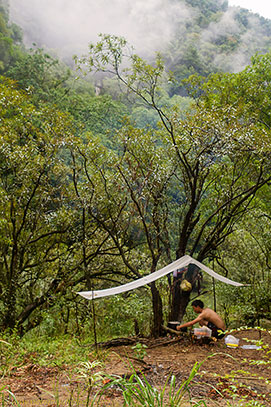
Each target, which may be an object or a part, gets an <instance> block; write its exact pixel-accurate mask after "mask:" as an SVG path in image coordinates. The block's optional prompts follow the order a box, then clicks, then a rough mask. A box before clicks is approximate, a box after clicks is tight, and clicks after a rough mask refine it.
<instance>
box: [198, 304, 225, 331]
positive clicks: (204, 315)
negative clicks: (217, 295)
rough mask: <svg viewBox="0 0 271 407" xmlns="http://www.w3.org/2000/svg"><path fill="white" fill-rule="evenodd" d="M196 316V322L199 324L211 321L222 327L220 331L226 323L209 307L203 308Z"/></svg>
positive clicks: (219, 327)
mask: <svg viewBox="0 0 271 407" xmlns="http://www.w3.org/2000/svg"><path fill="white" fill-rule="evenodd" d="M198 318H199V321H198V322H199V324H200V325H207V324H208V322H211V323H212V324H214V325H215V326H216V327H217V328H218V329H222V331H224V330H225V329H226V325H225V323H224V321H223V319H222V318H221V317H220V316H219V315H218V314H217V313H216V312H215V311H213V310H212V309H211V308H204V309H203V311H202V312H201V313H200V314H199V316H198ZM196 319H197V318H196Z"/></svg>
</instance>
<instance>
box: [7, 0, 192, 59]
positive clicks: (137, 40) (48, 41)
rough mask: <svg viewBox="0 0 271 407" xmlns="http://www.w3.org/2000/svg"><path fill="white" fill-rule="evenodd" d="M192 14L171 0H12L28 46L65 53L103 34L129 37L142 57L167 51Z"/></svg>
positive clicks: (82, 49) (13, 12)
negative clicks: (164, 49) (166, 48)
mask: <svg viewBox="0 0 271 407" xmlns="http://www.w3.org/2000/svg"><path fill="white" fill-rule="evenodd" d="M192 13H193V11H192V9H191V8H189V7H188V6H186V5H185V3H183V2H180V1H178V2H176V1H172V0H96V1H94V0H77V1H74V0H44V1H37V0H10V16H11V19H12V20H13V21H14V22H15V23H17V24H18V25H19V26H21V27H22V29H23V31H24V41H25V44H26V45H27V46H32V43H36V44H37V45H38V46H40V47H45V48H50V49H55V50H59V52H60V55H61V56H68V55H69V56H71V55H73V54H80V53H82V52H85V51H86V49H87V45H88V44H89V43H90V42H94V41H96V40H97V38H98V34H99V33H107V34H114V35H120V36H124V37H125V38H126V39H127V40H128V41H129V43H130V44H132V45H133V46H134V47H135V48H136V52H137V53H141V54H143V55H146V54H149V53H154V52H155V51H162V50H163V48H164V47H165V45H166V44H168V42H169V41H170V40H172V39H173V37H174V33H175V29H176V25H178V27H179V26H180V25H182V24H183V25H185V22H186V21H187V20H188V19H190V18H191V15H192ZM59 52H58V53H59Z"/></svg>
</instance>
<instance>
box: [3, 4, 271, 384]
mask: <svg viewBox="0 0 271 407" xmlns="http://www.w3.org/2000/svg"><path fill="white" fill-rule="evenodd" d="M186 4H187V5H188V6H189V7H190V8H191V7H192V8H193V10H194V11H195V10H196V11H197V12H196V14H195V15H196V20H195V19H194V20H191V21H190V22H187V26H186V31H185V33H184V34H183V35H182V36H181V35H180V33H177V34H176V35H177V37H176V38H177V40H176V41H174V42H173V43H172V44H170V46H169V47H168V48H167V50H165V53H164V55H163V56H161V55H160V54H158V55H156V59H155V60H153V61H152V62H151V63H150V62H148V61H145V60H143V59H142V58H140V57H139V56H138V55H136V54H134V53H133V52H131V48H130V47H129V44H128V43H127V41H126V40H125V39H124V38H119V37H115V36H110V35H101V36H100V40H99V42H98V43H97V44H90V48H89V54H88V55H87V56H83V57H77V58H76V63H77V68H78V69H77V70H76V71H75V70H73V69H72V68H71V67H69V68H68V67H67V66H66V65H65V64H64V63H63V62H61V61H59V60H57V59H56V58H54V57H52V56H51V55H50V54H49V53H48V52H45V51H44V50H42V49H40V48H38V47H37V48H35V47H34V48H33V49H30V50H28V51H27V50H25V49H24V47H23V45H22V35H21V30H20V28H19V27H17V26H15V25H14V24H12V23H11V22H10V21H9V16H8V8H7V4H6V2H4V1H1V2H0V55H1V60H0V72H1V74H2V76H1V78H0V123H1V127H0V141H1V143H0V294H1V297H0V326H1V329H2V332H3V336H2V337H1V340H3V341H6V342H7V343H9V335H10V334H11V335H12V333H14V332H16V335H18V336H20V337H21V338H22V337H24V338H26V341H27V338H32V339H31V340H33V338H37V337H38V336H39V335H41V336H42V337H43V336H44V335H45V334H46V335H48V343H45V345H44V346H45V349H47V350H46V351H48V352H49V354H51V352H50V349H49V348H50V346H53V344H54V340H53V338H57V336H58V335H70V334H72V335H73V334H75V335H77V337H78V338H82V337H86V336H87V334H86V332H93V328H96V329H97V336H98V340H104V339H108V338H110V337H116V336H125V335H133V334H134V333H136V334H142V335H145V336H147V335H149V334H152V335H153V336H156V337H158V336H160V335H161V334H162V325H163V324H164V321H165V320H168V319H171V320H181V319H182V318H185V316H184V315H185V311H186V307H187V305H188V303H189V301H190V298H191V293H190V292H188V293H186V292H184V291H181V289H180V288H179V286H178V285H177V289H173V285H172V281H170V280H167V279H165V278H164V279H162V280H161V281H158V282H156V283H153V284H151V287H149V286H147V287H144V288H141V289H138V290H137V291H136V292H130V293H126V294H124V295H121V296H118V297H114V298H106V299H103V300H100V301H99V302H97V301H96V302H95V303H94V304H93V303H89V302H87V301H86V300H84V299H82V298H81V297H79V296H78V295H77V292H78V291H81V290H93V289H103V288H106V287H109V286H113V285H119V284H124V283H126V282H129V281H131V280H133V279H135V278H139V277H142V276H143V275H146V274H149V273H151V272H154V271H155V270H157V269H158V268H160V267H163V266H164V265H166V264H168V263H170V262H172V261H173V260H175V259H176V258H179V257H181V256H183V255H185V254H190V255H192V256H194V257H195V258H197V259H198V260H200V261H204V262H205V263H206V264H209V265H210V266H211V267H212V268H214V269H215V270H216V271H217V272H219V273H220V274H223V275H227V276H228V277H230V278H233V279H234V280H238V281H241V282H244V283H246V284H248V286H247V287H244V288H242V289H236V288H231V287H228V286H225V285H222V284H217V285H216V295H217V302H218V304H219V312H220V313H221V314H222V316H223V317H224V318H225V320H226V321H227V323H228V326H229V327H237V326H240V325H241V324H245V325H248V326H255V325H261V326H265V327H267V328H268V327H270V321H271V308H270V290H269V287H270V282H271V281H270V279H271V274H270V267H271V266H270V255H269V253H270V244H271V239H270V219H271V207H270V180H271V168H270V162H271V160H270V145H271V144H270V136H271V134H270V126H271V119H270V111H271V99H270V94H271V93H270V86H271V85H270V84H271V54H270V53H268V52H267V48H268V47H267V44H268V43H269V41H270V35H271V26H270V24H271V23H270V21H268V20H264V19H261V18H260V17H257V18H256V17H255V16H254V22H255V21H257V22H258V23H259V24H260V23H261V36H258V38H257V39H256V38H255V41H254V40H253V41H252V43H251V48H250V51H249V52H248V51H247V53H248V54H249V55H252V54H254V56H253V58H252V59H251V62H250V64H249V65H248V66H247V67H246V68H244V69H243V70H241V71H240V72H239V73H229V72H222V71H227V70H229V71H230V68H229V65H228V61H229V60H230V59H231V58H232V56H233V55H237V53H238V51H239V50H240V47H242V44H243V42H242V39H243V36H244V35H245V33H248V32H250V33H253V32H254V31H253V30H255V26H252V20H251V14H250V13H249V12H248V11H246V10H243V9H241V10H236V11H235V12H234V17H233V19H234V21H235V23H236V24H238V27H239V28H238V29H236V32H234V33H232V35H230V34H229V33H228V32H223V33H222V32H218V31H217V27H218V26H219V25H220V24H222V23H223V24H224V23H225V19H226V17H227V16H228V13H229V9H228V6H227V2H217V1H211V0H210V1H207V0H206V1H192V0H191V1H186ZM258 23H257V24H258ZM207 28H208V31H207ZM211 29H212V31H210V30H211ZM224 31H225V30H224ZM210 32H212V35H211V34H210ZM259 37H260V38H259ZM259 42H261V46H258V45H259ZM252 49H253V53H252ZM256 51H258V52H260V53H262V54H256ZM215 56H216V58H215ZM221 61H223V64H224V65H225V66H223V69H222V64H221ZM80 69H82V72H81V71H80ZM93 71H95V72H96V76H95V77H94V76H93V75H92V72H93ZM191 74H192V75H191ZM197 277H198V278H197V279H196V280H193V281H191V283H193V292H192V294H193V296H194V295H195V296H197V295H199V294H200V293H201V291H200V289H205V290H206V291H210V290H211V288H212V282H211V281H210V280H208V279H207V278H205V279H204V282H203V283H201V281H200V278H199V277H200V276H199V275H198V276H197ZM191 278H192V277H191ZM200 285H201V286H202V287H199V286H200ZM174 287H176V286H174ZM205 298H206V301H205V302H207V303H208V304H212V297H211V295H209V296H208V297H205ZM203 299H204V298H203ZM6 332H9V334H6ZM5 335H7V337H6V336H5ZM31 335H33V336H31ZM96 339H97V338H96ZM70 340H71V342H72V341H73V340H74V339H73V338H70ZM86 340H89V341H93V340H94V337H93V335H92V333H91V335H89V338H88V339H86ZM12 341H13V339H12ZM14 341H15V342H14V343H16V340H15V339H14ZM2 344H4V342H2ZM50 344H51V345H50ZM1 346H2V345H1ZM5 346H7V349H10V347H9V345H8V344H7V345H5ZM25 346H28V345H25ZM29 346H30V345H29ZM139 346H141V345H139ZM67 349H69V346H67ZM134 350H135V352H137V353H138V357H139V359H140V358H143V357H144V349H143V348H135V349H134ZM5 352H6V350H5ZM28 352H30V353H31V351H30V350H29V351H28V350H27V349H26V350H25V351H22V352H21V353H20V356H18V355H17V356H16V357H18V358H19V360H21V358H22V360H23V358H24V357H25V355H26V354H27V353H28ZM72 353H73V352H70V355H65V356H64V359H65V358H66V357H67V358H68V357H70V358H71V359H72V356H71V355H72ZM13 357H14V354H13V351H12V352H11V353H10V354H9V355H7V356H5V358H6V359H5V361H4V364H3V368H4V369H9V363H10V362H9V361H10V360H12V358H13ZM26 357H28V356H26ZM78 358H79V357H78ZM71 359H69V363H70V362H72V360H71ZM80 359H81V361H82V362H84V361H87V360H82V359H84V358H83V357H80ZM39 363H41V364H42V363H43V362H41V361H40V362H39ZM44 363H46V364H48V363H49V361H48V360H47V359H46V357H45V362H44ZM6 371H7V370H5V371H4V373H5V374H6ZM145 384H146V383H145ZM146 385H147V384H146Z"/></svg>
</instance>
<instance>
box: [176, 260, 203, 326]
mask: <svg viewBox="0 0 271 407" xmlns="http://www.w3.org/2000/svg"><path fill="white" fill-rule="evenodd" d="M199 271H200V269H199V267H197V266H196V265H194V264H189V266H188V270H187V272H186V273H185V274H184V275H182V277H175V278H174V279H173V286H172V303H171V312H170V320H171V321H179V322H181V321H182V319H183V316H184V314H185V310H186V307H187V305H188V303H189V301H190V294H191V292H192V291H183V290H181V288H180V284H181V282H182V279H183V278H185V279H186V280H187V281H189V282H190V283H191V285H192V288H194V286H195V282H196V281H197V280H198V276H199V274H198V273H199Z"/></svg>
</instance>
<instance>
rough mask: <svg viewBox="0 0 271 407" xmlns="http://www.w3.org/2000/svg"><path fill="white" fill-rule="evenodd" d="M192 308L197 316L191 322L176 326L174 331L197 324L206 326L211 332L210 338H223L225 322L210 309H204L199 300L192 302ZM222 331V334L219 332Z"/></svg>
mask: <svg viewBox="0 0 271 407" xmlns="http://www.w3.org/2000/svg"><path fill="white" fill-rule="evenodd" d="M192 307H193V309H194V311H195V312H196V313H197V314H199V316H198V317H197V318H196V319H194V320H193V321H189V322H186V323H185V324H182V325H178V326H177V327H176V329H177V330H178V331H179V330H180V329H181V328H185V327H188V326H192V325H195V324H196V323H199V324H200V326H204V325H205V326H207V327H208V328H210V329H211V330H212V336H214V337H215V338H218V339H220V338H223V336H224V333H223V331H225V329H226V325H225V322H224V321H223V319H222V318H221V317H220V316H219V315H218V314H217V313H216V312H215V311H213V310H212V309H210V308H204V304H203V302H202V301H201V300H195V301H193V302H192ZM221 331H222V332H221Z"/></svg>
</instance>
